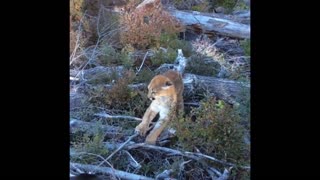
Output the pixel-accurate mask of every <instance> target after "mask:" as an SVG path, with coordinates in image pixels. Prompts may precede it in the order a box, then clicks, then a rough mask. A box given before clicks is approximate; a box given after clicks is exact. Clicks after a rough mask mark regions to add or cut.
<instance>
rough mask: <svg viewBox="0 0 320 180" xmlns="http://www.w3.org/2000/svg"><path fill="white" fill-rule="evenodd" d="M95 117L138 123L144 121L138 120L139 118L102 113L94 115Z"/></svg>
mask: <svg viewBox="0 0 320 180" xmlns="http://www.w3.org/2000/svg"><path fill="white" fill-rule="evenodd" d="M94 115H95V116H99V117H104V118H114V119H132V120H136V121H142V119H141V118H137V117H132V116H121V115H119V116H112V115H109V114H107V113H105V112H101V113H96V114H94Z"/></svg>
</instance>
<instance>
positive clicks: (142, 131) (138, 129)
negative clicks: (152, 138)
mask: <svg viewBox="0 0 320 180" xmlns="http://www.w3.org/2000/svg"><path fill="white" fill-rule="evenodd" d="M135 132H137V133H139V134H140V135H141V136H145V135H146V133H147V125H146V124H142V123H140V124H139V125H138V126H137V127H136V129H135Z"/></svg>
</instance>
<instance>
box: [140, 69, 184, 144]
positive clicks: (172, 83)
mask: <svg viewBox="0 0 320 180" xmlns="http://www.w3.org/2000/svg"><path fill="white" fill-rule="evenodd" d="M183 89H184V87H183V81H182V77H181V75H180V74H179V73H178V72H177V71H172V70H169V71H167V72H166V73H164V74H162V75H157V76H155V77H154V78H153V79H152V80H151V82H150V83H149V85H148V98H149V99H151V100H152V102H151V104H150V106H149V108H148V109H147V110H146V112H145V114H144V116H143V118H142V122H141V123H140V124H139V125H138V126H137V127H136V129H135V130H136V132H139V133H140V135H142V136H145V134H146V132H147V131H148V129H149V125H150V123H151V122H152V120H153V119H154V117H155V116H156V115H157V114H158V113H159V115H160V117H159V120H158V121H157V123H156V125H155V126H154V128H153V130H152V131H151V132H150V133H149V135H148V136H147V138H146V143H149V144H155V143H156V140H157V138H158V136H159V135H160V134H161V132H162V131H163V129H164V128H165V127H166V126H167V125H168V122H169V121H170V120H171V119H172V118H173V117H174V116H176V115H177V114H178V113H183V108H184V107H183V96H182V93H183Z"/></svg>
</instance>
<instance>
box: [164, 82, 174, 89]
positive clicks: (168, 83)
mask: <svg viewBox="0 0 320 180" xmlns="http://www.w3.org/2000/svg"><path fill="white" fill-rule="evenodd" d="M170 86H172V82H171V81H166V83H164V86H163V87H162V89H168V88H169V87H170Z"/></svg>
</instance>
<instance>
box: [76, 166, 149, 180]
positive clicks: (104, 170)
mask: <svg viewBox="0 0 320 180" xmlns="http://www.w3.org/2000/svg"><path fill="white" fill-rule="evenodd" d="M70 168H71V169H72V168H77V169H83V170H84V171H93V170H95V171H96V172H97V173H101V174H107V175H113V173H114V175H115V176H117V177H118V178H121V179H128V180H154V179H153V178H149V177H146V176H141V175H138V174H132V173H128V172H125V171H120V170H116V169H114V170H112V168H109V167H98V166H94V165H86V164H80V163H70Z"/></svg>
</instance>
